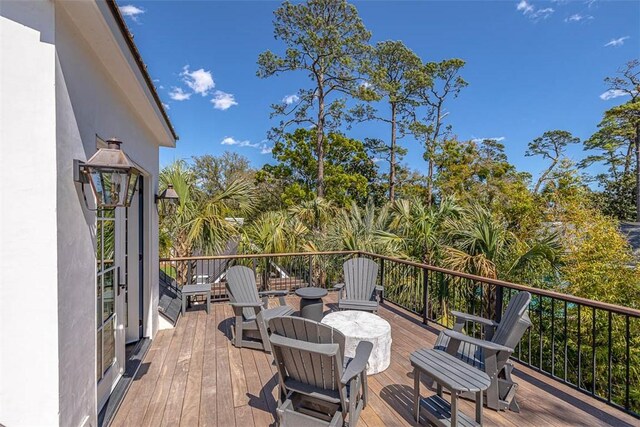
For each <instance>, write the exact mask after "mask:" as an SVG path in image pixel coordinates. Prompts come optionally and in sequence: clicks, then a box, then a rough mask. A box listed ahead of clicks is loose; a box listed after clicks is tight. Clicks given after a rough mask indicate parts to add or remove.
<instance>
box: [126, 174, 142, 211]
mask: <svg viewBox="0 0 640 427" xmlns="http://www.w3.org/2000/svg"><path fill="white" fill-rule="evenodd" d="M138 177H139V175H138V172H137V171H135V170H131V175H130V176H129V186H128V189H127V191H128V194H127V199H126V201H127V204H126V206H130V205H131V201H132V200H133V195H134V194H135V192H136V189H137V188H138Z"/></svg>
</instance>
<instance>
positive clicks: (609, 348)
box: [607, 311, 613, 403]
mask: <svg viewBox="0 0 640 427" xmlns="http://www.w3.org/2000/svg"><path fill="white" fill-rule="evenodd" d="M607 317H608V325H607V332H608V340H607V342H608V355H607V361H608V363H607V402H609V403H611V364H612V363H613V360H611V344H612V343H611V323H612V313H611V311H609V312H608V315H607Z"/></svg>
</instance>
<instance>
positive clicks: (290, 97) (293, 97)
mask: <svg viewBox="0 0 640 427" xmlns="http://www.w3.org/2000/svg"><path fill="white" fill-rule="evenodd" d="M298 101H300V97H299V96H298V95H296V94H293V95H287V96H285V97H284V98H282V102H284V103H285V104H287V105H291V104H294V103H296V102H298Z"/></svg>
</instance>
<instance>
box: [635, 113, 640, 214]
mask: <svg viewBox="0 0 640 427" xmlns="http://www.w3.org/2000/svg"><path fill="white" fill-rule="evenodd" d="M635 142H636V221H637V222H640V123H639V124H637V125H636V141H635Z"/></svg>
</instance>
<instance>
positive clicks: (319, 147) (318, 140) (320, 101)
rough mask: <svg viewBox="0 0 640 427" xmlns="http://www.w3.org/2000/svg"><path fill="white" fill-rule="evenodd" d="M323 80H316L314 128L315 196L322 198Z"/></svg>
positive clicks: (320, 78)
mask: <svg viewBox="0 0 640 427" xmlns="http://www.w3.org/2000/svg"><path fill="white" fill-rule="evenodd" d="M322 84H323V78H322V76H320V77H319V78H318V126H317V127H316V150H317V152H318V179H317V184H316V194H317V196H318V197H324V91H323V87H322Z"/></svg>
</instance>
